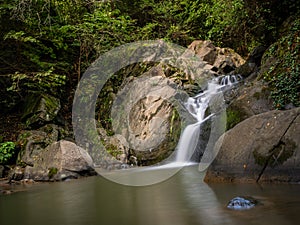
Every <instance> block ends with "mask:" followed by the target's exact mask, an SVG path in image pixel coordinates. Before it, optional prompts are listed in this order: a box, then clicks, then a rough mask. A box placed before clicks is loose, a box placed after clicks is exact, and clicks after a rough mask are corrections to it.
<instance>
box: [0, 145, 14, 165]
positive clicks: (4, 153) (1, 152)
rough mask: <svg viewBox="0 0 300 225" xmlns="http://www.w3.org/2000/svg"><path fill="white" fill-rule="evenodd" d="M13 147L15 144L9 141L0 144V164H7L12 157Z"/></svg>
mask: <svg viewBox="0 0 300 225" xmlns="http://www.w3.org/2000/svg"><path fill="white" fill-rule="evenodd" d="M15 147H16V145H15V143H14V142H11V141H8V142H4V143H0V164H5V163H7V162H9V160H10V159H11V158H12V157H13V155H14V150H15Z"/></svg>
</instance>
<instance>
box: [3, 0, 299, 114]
mask: <svg viewBox="0 0 300 225" xmlns="http://www.w3.org/2000/svg"><path fill="white" fill-rule="evenodd" d="M297 12H299V5H298V4H297V0H268V1H263V2H262V1H258V0H135V1H131V0H119V1H117V0H116V1H113V0H111V1H96V0H64V1H61V0H2V1H1V3H0V39H1V43H0V49H1V51H0V68H1V70H0V76H1V78H0V107H1V109H8V110H9V109H12V108H13V107H14V106H16V105H18V103H19V102H20V101H22V99H23V98H24V97H25V96H26V95H27V94H28V93H30V92H49V93H51V94H52V95H55V96H57V97H60V98H62V97H63V96H66V95H68V94H70V93H68V92H70V90H71V89H72V88H73V89H74V87H76V84H77V82H78V81H79V79H80V77H81V76H82V73H83V72H84V71H85V69H86V68H87V67H88V66H89V65H90V64H91V63H92V62H93V61H94V60H95V59H96V58H97V57H98V56H99V55H100V54H102V53H104V52H106V51H108V50H110V49H112V48H114V47H116V46H119V45H121V44H124V43H129V42H133V41H137V40H153V39H164V40H167V41H171V42H173V43H176V44H179V45H182V46H185V47H186V46H187V45H188V44H190V43H191V42H192V41H193V40H195V39H202V40H205V39H210V40H212V41H213V42H215V43H217V45H219V46H223V47H231V48H233V49H234V50H235V51H237V52H238V53H240V54H241V55H243V56H247V55H248V53H249V52H250V51H251V50H252V49H253V48H254V47H255V46H257V45H261V44H263V45H266V46H269V45H271V44H272V43H273V42H274V41H275V40H277V39H278V38H279V37H278V31H279V30H278V28H279V27H280V25H281V24H282V23H283V21H284V20H285V19H286V18H288V17H289V16H291V15H294V14H296V13H297Z"/></svg>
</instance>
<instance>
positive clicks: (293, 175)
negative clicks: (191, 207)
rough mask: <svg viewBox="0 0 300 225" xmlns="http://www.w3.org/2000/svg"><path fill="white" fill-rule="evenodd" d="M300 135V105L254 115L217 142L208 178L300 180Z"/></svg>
mask: <svg viewBox="0 0 300 225" xmlns="http://www.w3.org/2000/svg"><path fill="white" fill-rule="evenodd" d="M299 134H300V108H294V109H291V110H286V111H279V110H273V111H269V112H266V113H262V114H258V115H255V116H252V117H250V118H248V119H246V120H244V121H242V122H241V123H239V124H238V125H236V126H235V127H234V128H232V129H231V130H229V131H227V132H226V133H225V134H224V135H223V136H222V137H221V138H220V139H219V140H218V141H217V143H216V145H215V148H219V153H218V155H217V156H216V158H215V160H214V161H213V163H212V164H211V165H210V167H209V168H208V170H207V173H206V176H205V181H206V182H292V183H300V139H299ZM215 150H216V149H215Z"/></svg>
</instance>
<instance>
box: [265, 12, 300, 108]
mask: <svg viewBox="0 0 300 225" xmlns="http://www.w3.org/2000/svg"><path fill="white" fill-rule="evenodd" d="M299 29H300V19H299V18H298V19H296V20H295V21H293V22H292V23H291V24H290V26H289V30H288V31H287V33H286V35H285V36H282V37H281V38H280V39H279V40H278V41H277V42H276V43H274V44H273V45H271V46H270V48H269V49H268V51H267V52H266V53H265V56H264V58H265V59H264V61H265V62H267V61H268V60H269V61H270V62H271V65H270V66H269V70H268V71H266V72H265V73H264V80H266V81H267V82H269V86H270V89H271V97H272V99H273V102H274V107H276V108H278V109H282V108H284V107H285V106H286V105H287V104H293V105H294V106H296V107H298V106H300V95H299V93H300V80H299V72H300V66H299V64H300V57H299V56H300V38H299V37H300V32H299Z"/></svg>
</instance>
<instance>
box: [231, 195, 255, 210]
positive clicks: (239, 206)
mask: <svg viewBox="0 0 300 225" xmlns="http://www.w3.org/2000/svg"><path fill="white" fill-rule="evenodd" d="M256 205H257V201H256V200H255V199H254V198H251V197H235V198H233V199H231V200H230V201H229V202H228V204H227V208H228V209H234V210H246V209H251V208H253V207H254V206H256Z"/></svg>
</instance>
